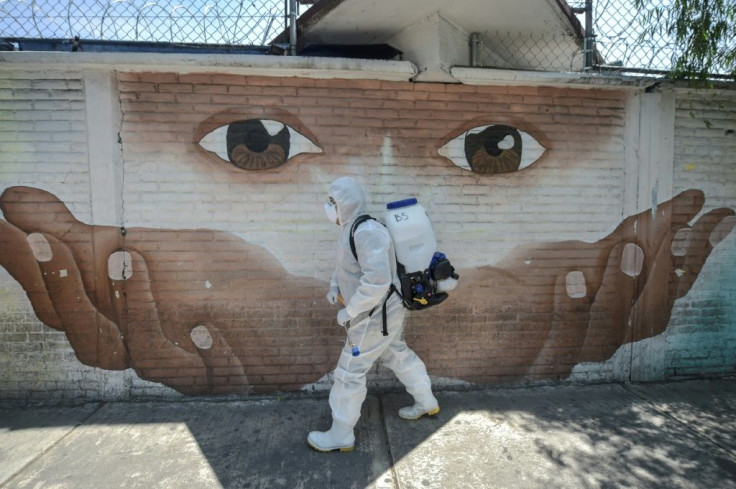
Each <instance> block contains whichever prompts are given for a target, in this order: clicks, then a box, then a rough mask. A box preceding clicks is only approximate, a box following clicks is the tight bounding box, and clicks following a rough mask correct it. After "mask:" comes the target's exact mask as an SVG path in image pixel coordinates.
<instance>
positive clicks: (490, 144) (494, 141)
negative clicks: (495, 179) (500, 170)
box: [483, 137, 503, 156]
mask: <svg viewBox="0 0 736 489" xmlns="http://www.w3.org/2000/svg"><path fill="white" fill-rule="evenodd" d="M502 140H503V138H500V139H499V138H496V137H491V138H488V139H486V141H485V143H484V145H483V146H484V148H485V150H486V153H488V154H489V155H491V156H498V155H500V154H501V153H502V152H503V150H502V149H501V148H499V147H498V143H499V142H501V141H502Z"/></svg>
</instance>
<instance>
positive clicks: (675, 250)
mask: <svg viewBox="0 0 736 489" xmlns="http://www.w3.org/2000/svg"><path fill="white" fill-rule="evenodd" d="M692 235H693V230H692V229H690V228H682V229H679V230H678V231H677V232H676V233H675V236H674V237H673V238H672V246H671V248H670V249H671V250H672V254H673V255H674V256H685V255H687V250H689V249H690V240H691V238H692Z"/></svg>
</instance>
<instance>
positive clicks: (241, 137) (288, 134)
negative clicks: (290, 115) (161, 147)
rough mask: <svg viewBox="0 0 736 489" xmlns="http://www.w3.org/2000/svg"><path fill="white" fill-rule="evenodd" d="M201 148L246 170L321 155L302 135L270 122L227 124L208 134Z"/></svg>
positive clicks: (255, 120) (254, 121)
mask: <svg viewBox="0 0 736 489" xmlns="http://www.w3.org/2000/svg"><path fill="white" fill-rule="evenodd" d="M199 145H200V146H201V147H202V148H204V149H205V150H207V151H209V152H211V153H214V154H216V155H217V156H219V157H220V158H222V159H223V160H225V161H227V162H229V163H232V164H233V165H235V166H237V167H238V168H242V169H243V170H269V169H271V168H276V167H279V166H281V165H283V164H284V163H286V162H287V161H288V160H289V159H291V158H293V157H294V156H296V155H298V154H301V153H321V152H322V148H320V147H319V146H317V145H315V144H314V143H312V141H310V140H309V139H307V138H306V137H305V136H303V135H302V134H300V133H299V132H297V131H295V130H294V129H292V128H291V127H289V126H287V125H286V124H284V123H282V122H279V121H274V120H270V119H247V120H241V121H236V122H231V123H230V124H225V125H224V126H220V127H218V128H217V129H215V130H213V131H211V132H209V133H208V134H205V135H204V136H203V137H202V139H200V140H199Z"/></svg>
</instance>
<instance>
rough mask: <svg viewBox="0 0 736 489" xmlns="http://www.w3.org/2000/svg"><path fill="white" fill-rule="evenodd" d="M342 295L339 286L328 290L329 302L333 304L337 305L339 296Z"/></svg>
mask: <svg viewBox="0 0 736 489" xmlns="http://www.w3.org/2000/svg"><path fill="white" fill-rule="evenodd" d="M339 296H340V289H338V288H337V287H330V290H328V291H327V296H326V297H327V302H329V303H330V304H332V305H333V306H336V305H337V298H338V297H339Z"/></svg>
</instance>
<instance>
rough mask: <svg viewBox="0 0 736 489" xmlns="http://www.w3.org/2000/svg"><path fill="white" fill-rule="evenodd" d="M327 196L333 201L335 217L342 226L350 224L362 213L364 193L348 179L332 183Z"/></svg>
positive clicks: (357, 184)
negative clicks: (335, 210) (335, 211)
mask: <svg viewBox="0 0 736 489" xmlns="http://www.w3.org/2000/svg"><path fill="white" fill-rule="evenodd" d="M329 196H330V197H332V198H333V199H335V203H336V204H337V216H338V217H339V218H340V225H342V226H345V225H348V224H350V223H352V222H353V221H354V220H355V218H356V217H358V216H360V215H361V214H363V213H364V210H365V200H366V197H365V191H364V190H363V187H362V186H361V185H360V184H359V183H358V182H356V181H355V180H354V179H352V178H350V177H342V178H338V179H337V180H335V181H334V182H332V184H331V185H330V193H329Z"/></svg>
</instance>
